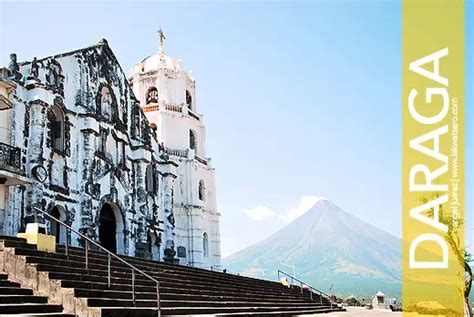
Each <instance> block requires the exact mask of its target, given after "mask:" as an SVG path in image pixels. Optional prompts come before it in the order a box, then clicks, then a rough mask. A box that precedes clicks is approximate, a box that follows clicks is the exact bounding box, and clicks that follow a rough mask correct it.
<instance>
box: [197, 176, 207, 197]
mask: <svg viewBox="0 0 474 317" xmlns="http://www.w3.org/2000/svg"><path fill="white" fill-rule="evenodd" d="M205 193H206V188H205V187H204V181H203V180H202V179H201V180H200V181H199V188H198V196H199V200H204V196H205Z"/></svg>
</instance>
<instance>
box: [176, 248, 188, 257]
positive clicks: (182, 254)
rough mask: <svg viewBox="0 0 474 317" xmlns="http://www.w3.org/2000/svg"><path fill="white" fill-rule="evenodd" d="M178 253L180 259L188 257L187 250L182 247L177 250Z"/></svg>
mask: <svg viewBox="0 0 474 317" xmlns="http://www.w3.org/2000/svg"><path fill="white" fill-rule="evenodd" d="M177 253H178V258H185V257H186V248H185V247H183V246H181V245H180V246H179V247H178V249H177Z"/></svg>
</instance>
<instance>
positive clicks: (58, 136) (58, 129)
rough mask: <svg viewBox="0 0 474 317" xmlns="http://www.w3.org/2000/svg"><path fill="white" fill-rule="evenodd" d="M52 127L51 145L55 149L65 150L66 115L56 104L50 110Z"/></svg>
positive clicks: (49, 117)
mask: <svg viewBox="0 0 474 317" xmlns="http://www.w3.org/2000/svg"><path fill="white" fill-rule="evenodd" d="M48 119H49V124H50V127H51V145H52V146H51V147H52V149H53V150H55V151H59V152H63V151H64V116H63V113H62V111H61V110H60V109H59V107H57V106H54V107H53V108H51V109H50V110H49V111H48Z"/></svg>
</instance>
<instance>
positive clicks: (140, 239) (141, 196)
mask: <svg viewBox="0 0 474 317" xmlns="http://www.w3.org/2000/svg"><path fill="white" fill-rule="evenodd" d="M147 165H148V163H147V162H146V161H139V162H138V163H137V173H136V186H137V206H138V208H137V209H138V210H137V213H136V218H135V221H134V223H135V225H136V236H135V256H138V257H146V255H147V249H148V248H147V232H146V216H147V213H148V205H147V190H146V167H147Z"/></svg>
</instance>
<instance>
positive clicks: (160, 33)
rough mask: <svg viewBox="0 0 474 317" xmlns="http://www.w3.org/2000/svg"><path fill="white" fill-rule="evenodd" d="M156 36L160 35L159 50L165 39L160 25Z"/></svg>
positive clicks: (161, 48) (161, 49)
mask: <svg viewBox="0 0 474 317" xmlns="http://www.w3.org/2000/svg"><path fill="white" fill-rule="evenodd" d="M158 36H159V37H160V51H163V44H164V42H165V40H166V36H165V33H164V32H163V29H162V28H161V27H160V29H159V30H158Z"/></svg>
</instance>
